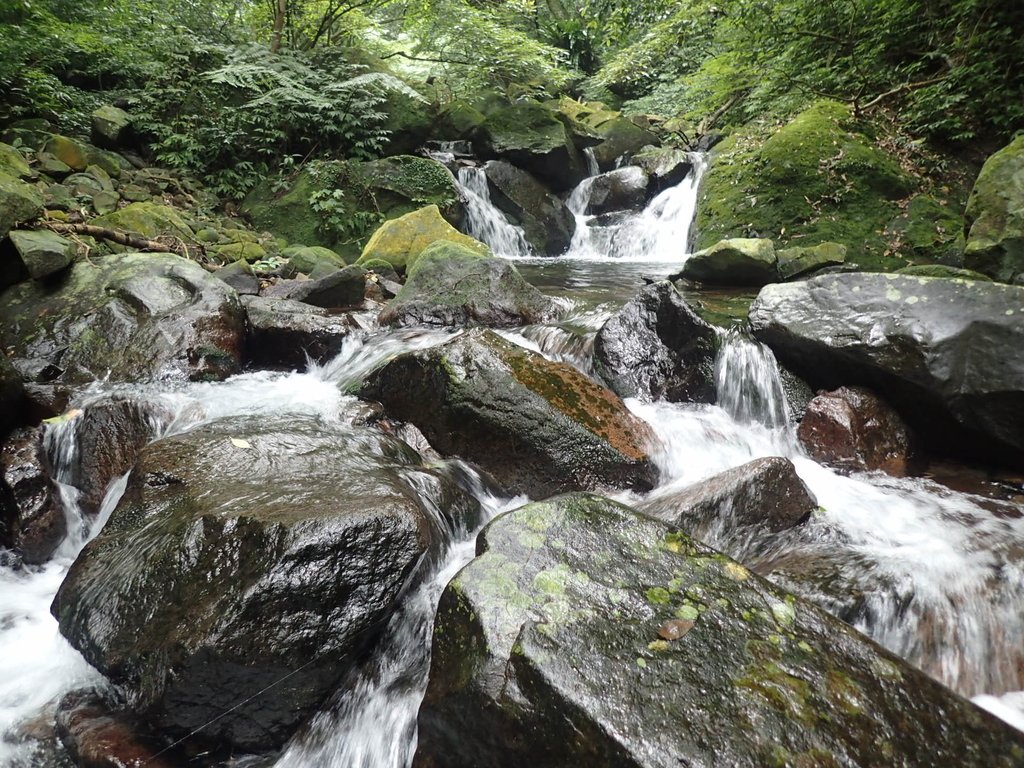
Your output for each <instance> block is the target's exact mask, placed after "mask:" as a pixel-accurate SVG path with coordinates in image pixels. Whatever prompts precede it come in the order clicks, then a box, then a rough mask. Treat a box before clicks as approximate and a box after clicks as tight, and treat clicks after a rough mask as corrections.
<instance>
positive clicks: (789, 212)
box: [694, 101, 915, 271]
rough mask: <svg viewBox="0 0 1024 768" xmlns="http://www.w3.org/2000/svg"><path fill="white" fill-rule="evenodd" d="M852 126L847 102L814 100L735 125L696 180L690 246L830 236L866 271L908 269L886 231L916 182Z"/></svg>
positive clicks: (807, 241) (808, 241) (785, 243)
mask: <svg viewBox="0 0 1024 768" xmlns="http://www.w3.org/2000/svg"><path fill="white" fill-rule="evenodd" d="M859 127H860V124H859V123H858V122H857V121H856V120H854V119H853V116H852V114H851V111H850V108H849V106H847V105H844V104H839V103H837V102H834V101H819V102H816V103H814V104H812V105H811V106H810V107H808V108H807V109H805V110H804V111H803V112H801V113H799V114H798V115H796V116H795V117H794V118H793V119H792V120H790V121H789V122H788V123H786V124H784V125H782V126H778V127H775V126H774V125H773V126H771V127H768V126H766V125H765V124H764V123H763V122H760V121H753V122H751V123H750V124H748V125H747V126H744V127H741V128H739V129H738V130H736V131H734V132H733V133H732V134H731V135H730V136H729V137H728V138H727V139H725V140H724V141H723V142H722V143H721V144H719V145H718V147H716V149H715V154H714V157H713V159H712V162H711V164H710V166H709V167H708V170H707V172H706V173H705V174H704V178H703V180H702V182H701V188H700V195H699V200H698V205H697V214H696V219H695V221H694V230H695V231H696V233H697V248H707V247H709V246H711V245H714V244H715V243H716V242H718V241H719V240H722V239H727V238H737V237H761V238H771V239H772V240H773V241H774V242H775V244H776V247H777V248H787V247H790V246H809V245H817V244H818V243H822V242H835V243H844V244H845V245H846V246H847V247H848V248H849V249H850V252H849V255H848V258H849V259H850V260H851V261H854V262H856V263H857V264H860V265H861V266H862V267H863V268H865V269H871V270H884V271H889V270H892V269H897V268H899V267H903V266H906V262H905V261H904V259H903V258H902V257H899V256H897V255H895V253H894V251H893V249H892V242H891V241H890V239H888V238H887V237H885V236H884V232H885V230H886V227H887V226H888V225H889V223H890V222H891V221H892V220H893V219H894V218H895V217H896V216H897V215H899V214H900V212H901V209H900V205H899V204H898V202H897V201H898V200H900V199H902V198H904V197H906V196H908V195H910V194H911V193H912V192H913V191H914V190H915V182H914V181H913V179H912V178H911V177H910V176H908V175H907V174H906V173H905V172H904V171H903V170H902V169H901V168H900V164H899V161H898V159H897V158H896V157H895V156H892V155H890V154H888V153H886V152H885V151H883V150H881V149H879V148H878V146H876V144H875V142H874V141H873V140H872V139H871V138H869V137H868V136H865V135H864V134H863V133H861V132H860V131H859Z"/></svg>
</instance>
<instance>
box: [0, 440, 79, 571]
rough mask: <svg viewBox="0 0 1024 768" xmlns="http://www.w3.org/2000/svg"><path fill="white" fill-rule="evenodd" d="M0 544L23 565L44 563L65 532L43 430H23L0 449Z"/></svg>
mask: <svg viewBox="0 0 1024 768" xmlns="http://www.w3.org/2000/svg"><path fill="white" fill-rule="evenodd" d="M0 472H2V474H0V534H2V536H0V543H2V544H3V545H4V546H6V547H8V548H10V549H14V550H15V551H17V552H18V553H19V554H20V555H21V557H22V559H23V560H24V561H25V562H26V563H42V562H45V561H46V560H47V559H48V558H49V557H50V555H52V554H53V553H54V551H55V550H56V549H57V547H58V546H59V545H60V543H61V542H62V541H63V540H64V536H65V534H66V533H67V522H66V521H65V519H64V511H63V509H62V508H61V505H60V501H59V497H58V493H57V489H56V487H55V486H54V484H53V481H52V480H51V479H50V467H49V462H48V461H47V460H46V457H45V455H44V452H43V444H42V430H41V429H38V428H34V427H25V428H23V429H19V430H16V431H15V432H14V433H12V434H11V436H10V437H9V439H8V440H7V442H5V443H4V444H3V446H2V447H0Z"/></svg>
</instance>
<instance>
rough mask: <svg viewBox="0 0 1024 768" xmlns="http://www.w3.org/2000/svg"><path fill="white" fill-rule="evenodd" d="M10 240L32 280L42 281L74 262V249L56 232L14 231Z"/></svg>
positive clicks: (69, 242) (68, 241)
mask: <svg viewBox="0 0 1024 768" xmlns="http://www.w3.org/2000/svg"><path fill="white" fill-rule="evenodd" d="M10 238H11V243H13V244H14V248H15V250H16V251H17V252H18V256H20V257H21V261H22V263H23V264H24V265H25V269H26V270H27V271H28V274H29V277H31V278H32V279H33V280H42V279H43V278H45V277H49V276H50V275H52V274H55V273H56V272H60V271H61V270H62V269H65V268H66V267H67V266H68V265H70V264H71V262H72V261H74V258H75V249H74V246H73V245H72V244H71V241H70V240H66V239H64V238H63V237H61V236H60V235H58V234H57V233H56V232H50V231H49V230H39V231H32V232H28V231H25V232H23V231H19V230H15V231H14V232H11V234H10Z"/></svg>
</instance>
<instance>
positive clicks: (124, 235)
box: [43, 221, 191, 258]
mask: <svg viewBox="0 0 1024 768" xmlns="http://www.w3.org/2000/svg"><path fill="white" fill-rule="evenodd" d="M43 226H44V227H46V228H47V229H51V230H53V231H54V232H56V233H57V234H62V235H86V236H88V237H95V238H97V239H100V240H110V241H112V242H115V243H118V244H119V245H123V246H125V247H127V248H134V249H136V250H139V251H155V252H157V253H176V254H178V255H179V256H184V257H186V258H190V257H191V254H190V253H189V250H188V246H187V245H186V244H185V243H184V242H182V241H181V240H179V239H178V238H167V239H168V241H169V242H163V241H160V240H150V239H149V238H146V237H140V236H139V235H133V234H132V233H131V232H125V231H123V230H119V229H110V228H109V227H98V226H96V225H95V224H68V223H66V222H63V221H46V222H43Z"/></svg>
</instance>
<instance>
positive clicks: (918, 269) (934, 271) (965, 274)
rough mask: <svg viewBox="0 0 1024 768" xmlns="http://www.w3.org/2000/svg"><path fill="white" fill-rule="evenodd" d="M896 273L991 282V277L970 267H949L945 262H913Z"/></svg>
mask: <svg viewBox="0 0 1024 768" xmlns="http://www.w3.org/2000/svg"><path fill="white" fill-rule="evenodd" d="M896 274H897V275H916V276H917V277H957V278H960V279H961V280H984V281H985V282H989V283H990V282H992V278H991V277H989V276H988V275H983V274H981V272H975V271H973V270H970V269H961V268H959V267H949V266H946V265H945V264H914V265H913V266H910V267H904V268H903V269H897V270H896Z"/></svg>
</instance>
